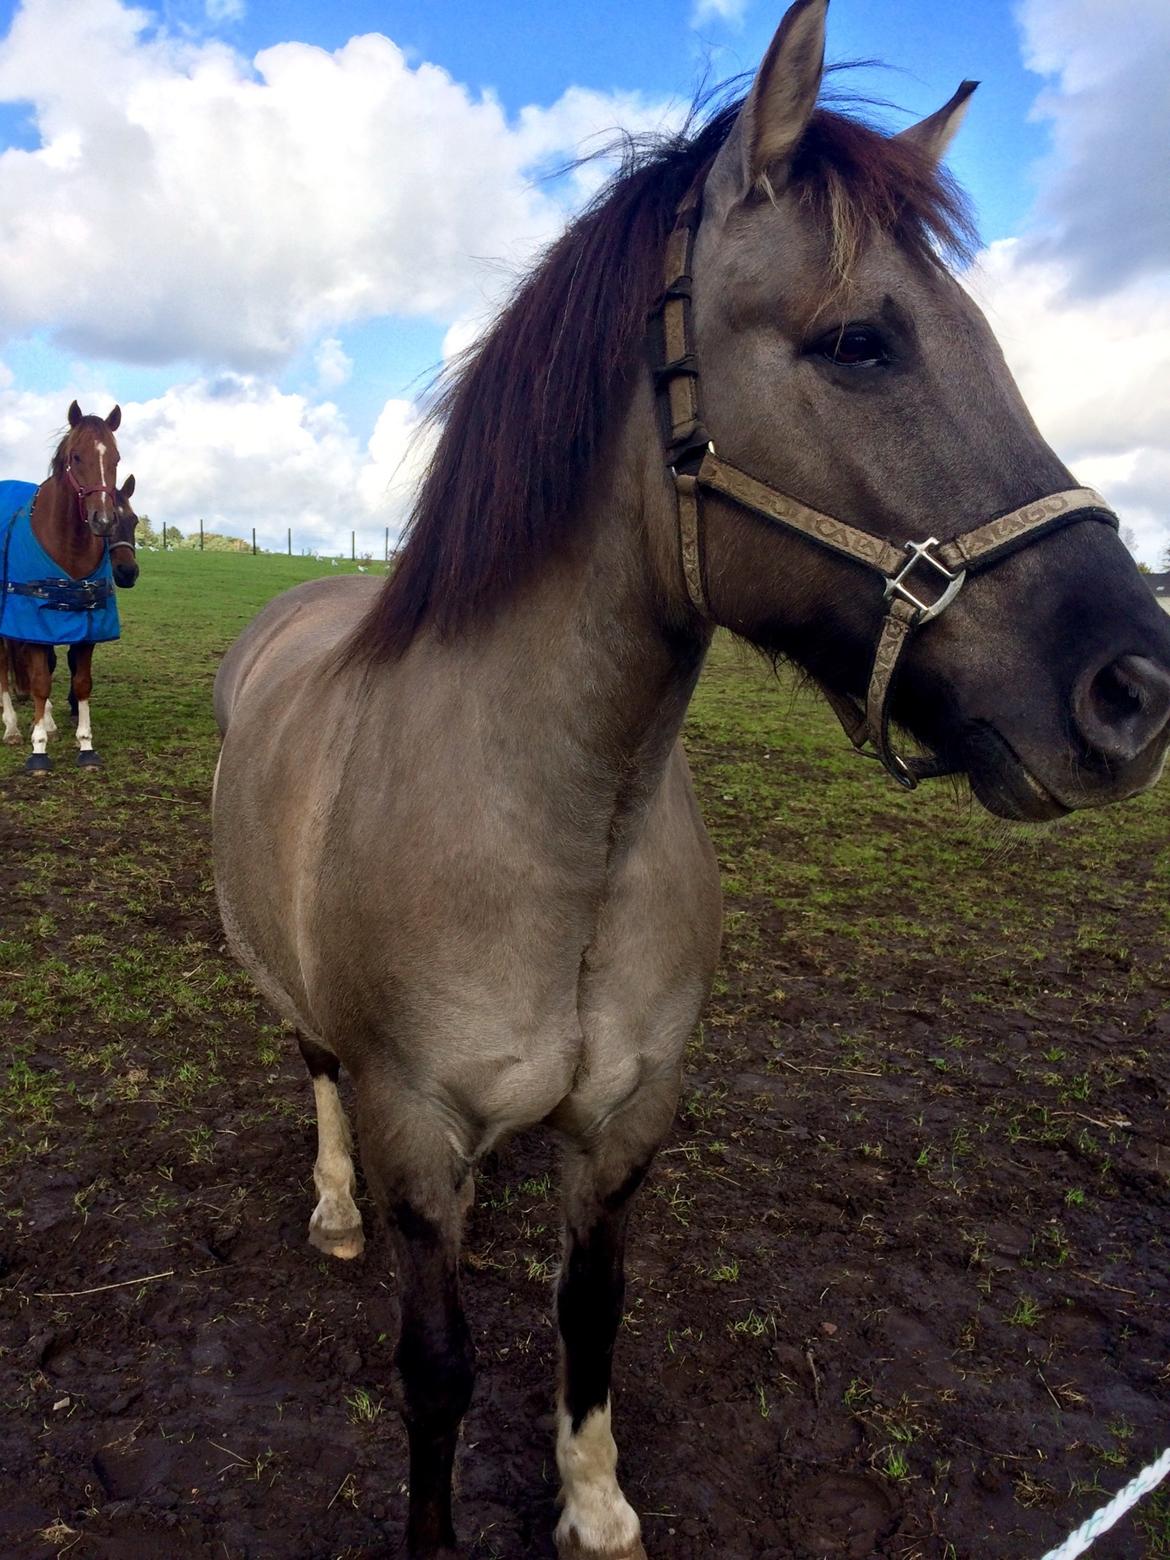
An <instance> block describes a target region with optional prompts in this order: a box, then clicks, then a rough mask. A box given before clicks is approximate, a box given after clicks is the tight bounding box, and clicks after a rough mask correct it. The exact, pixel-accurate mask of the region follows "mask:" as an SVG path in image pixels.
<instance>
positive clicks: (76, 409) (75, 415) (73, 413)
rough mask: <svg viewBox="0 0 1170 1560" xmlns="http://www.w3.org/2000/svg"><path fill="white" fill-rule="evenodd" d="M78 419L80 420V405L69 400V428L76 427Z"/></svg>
mask: <svg viewBox="0 0 1170 1560" xmlns="http://www.w3.org/2000/svg"><path fill="white" fill-rule="evenodd" d="M80 421H81V407H80V406H78V404H77V402H76V401H70V403H69V426H70V427H71V428H76V427H77V424H78V423H79V422H80Z"/></svg>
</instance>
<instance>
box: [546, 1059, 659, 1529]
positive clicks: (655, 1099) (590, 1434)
mask: <svg viewBox="0 0 1170 1560" xmlns="http://www.w3.org/2000/svg"><path fill="white" fill-rule="evenodd" d="M678 1087H679V1085H678V1072H677V1069H674V1068H669V1067H667V1068H664V1069H663V1071H662V1072H661V1073H659V1074H658V1076H657V1077H655V1078H652V1079H651V1080H649V1081H647V1082H646V1083H645V1084H644V1085H643V1087H642V1088H640V1089H639V1090H638V1092H637V1093H636V1094H635V1095H634V1096H633V1097H632V1098H631V1099H630V1100H629V1101H628V1102H627V1103H626V1104H625V1105H624V1106H623V1107H622V1108H621V1110H620V1111H619V1112H618V1113H617V1114H616V1115H615V1116H614V1117H612V1118H611V1119H610V1120H609V1121H608V1122H607V1123H606V1126H605V1129H604V1131H603V1132H602V1133H600V1134H599V1135H597V1136H591V1137H589V1138H587V1139H585V1140H584V1141H583V1142H578V1143H576V1144H574V1146H573V1147H572V1148H571V1149H570V1151H569V1154H568V1159H567V1163H566V1179H565V1253H564V1262H563V1265H562V1269H561V1277H560V1282H559V1284H558V1287H557V1323H558V1326H559V1329H560V1335H561V1384H560V1402H559V1405H558V1410H559V1411H558V1416H557V1468H558V1470H559V1472H560V1476H561V1499H562V1501H563V1502H564V1508H563V1510H562V1512H561V1519H560V1521H559V1522H558V1524H557V1531H556V1540H557V1550H558V1553H559V1554H560V1556H561V1557H562V1560H586V1557H588V1560H646V1551H645V1550H644V1549H643V1547H642V1539H641V1525H640V1523H639V1521H638V1517H637V1513H636V1512H635V1511H634V1509H633V1507H632V1506H631V1505H630V1503H629V1501H628V1500H627V1499H626V1497H625V1496H624V1495H623V1494H622V1491H621V1487H620V1485H619V1484H618V1481H617V1458H618V1453H617V1444H616V1442H615V1441H614V1437H613V1427H612V1422H611V1413H610V1376H611V1373H612V1369H613V1349H614V1341H615V1339H616V1337H617V1330H618V1325H619V1324H620V1322H621V1319H622V1303H623V1299H624V1296H625V1244H626V1225H627V1223H628V1220H629V1214H630V1201H631V1198H632V1197H633V1195H634V1192H635V1191H636V1190H637V1189H638V1187H639V1186H640V1185H641V1183H642V1180H643V1178H644V1176H645V1174H646V1171H647V1169H648V1168H649V1165H650V1161H651V1159H652V1158H653V1156H654V1153H655V1150H656V1149H657V1147H658V1145H659V1143H660V1142H661V1141H662V1139H663V1138H664V1137H665V1135H666V1132H667V1130H668V1128H669V1126H670V1122H671V1120H672V1118H673V1116H674V1111H675V1106H676V1104H677V1102H678Z"/></svg>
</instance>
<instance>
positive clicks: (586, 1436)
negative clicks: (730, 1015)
mask: <svg viewBox="0 0 1170 1560" xmlns="http://www.w3.org/2000/svg"><path fill="white" fill-rule="evenodd" d="M617 1455H618V1454H617V1445H616V1443H615V1442H614V1438H613V1432H612V1430H611V1429H610V1414H609V1402H608V1400H607V1401H606V1403H605V1405H604V1406H603V1407H601V1408H595V1409H593V1410H592V1412H591V1413H589V1414H587V1415H586V1416H585V1418H584V1419H583V1420H582V1421H581V1428H580V1429H579V1430H578V1431H577V1432H576V1434H574V1433H573V1420H572V1416H571V1415H570V1414H569V1413H568V1412H567V1410H566V1409H565V1406H564V1404H563V1403H562V1404H561V1409H560V1413H559V1415H558V1416H557V1468H558V1469H559V1470H560V1475H561V1498H562V1500H563V1501H564V1503H565V1505H564V1510H563V1511H562V1512H561V1520H560V1521H559V1522H558V1523H557V1534H556V1536H557V1541H558V1542H559V1543H567V1542H568V1541H569V1540H570V1539H575V1540H576V1542H577V1543H578V1544H579V1545H580V1547H581V1548H582V1549H584V1550H586V1551H587V1552H588V1553H596V1554H598V1555H620V1554H622V1553H623V1552H625V1551H626V1550H629V1549H632V1548H633V1546H634V1545H635V1544H636V1543H637V1541H638V1537H639V1534H640V1533H641V1524H640V1523H639V1521H638V1514H637V1512H636V1511H635V1510H634V1508H633V1507H632V1506H631V1505H630V1503H629V1501H628V1500H627V1499H626V1497H625V1496H624V1495H623V1494H622V1492H621V1488H620V1486H619V1485H618V1481H617V1477H616V1471H617Z"/></svg>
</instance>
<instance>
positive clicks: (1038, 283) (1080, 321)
mask: <svg viewBox="0 0 1170 1560" xmlns="http://www.w3.org/2000/svg"><path fill="white" fill-rule="evenodd" d="M966 281H967V283H968V285H969V286H970V288H971V291H972V292H973V293H974V295H975V297H976V298H977V299H978V301H979V303H980V304H981V306H982V307H983V309H984V310H985V312H986V314H987V317H988V320H989V321H990V323H991V326H992V328H993V329H994V331H995V333H996V335H997V336H998V338H999V341H1000V345H1001V346H1002V347H1003V349H1004V354H1005V356H1006V357H1007V360H1008V363H1009V365H1010V367H1011V369H1012V371H1013V373H1014V374H1015V376H1016V379H1017V380H1018V382H1019V385H1020V389H1021V390H1022V392H1023V394H1024V399H1025V400H1026V401H1027V402H1028V406H1029V408H1030V410H1031V412H1032V415H1033V416H1034V417H1035V419H1036V422H1037V424H1038V425H1039V427H1040V430H1041V432H1042V433H1043V434H1044V436H1045V437H1046V438H1047V439H1048V440H1049V442H1050V443H1051V444H1052V446H1053V448H1054V449H1056V450H1057V452H1058V453H1059V454H1060V456H1061V458H1062V459H1063V460H1064V461H1065V462H1066V464H1067V465H1068V466H1069V467H1070V469H1071V470H1072V471H1073V473H1074V475H1075V476H1076V477H1077V478H1078V480H1080V481H1082V482H1085V483H1087V484H1088V485H1089V486H1090V487H1097V488H1099V489H1100V490H1101V491H1102V492H1103V493H1104V495H1105V497H1106V498H1107V499H1109V500H1110V502H1111V503H1112V504H1113V506H1114V508H1116V509H1117V511H1118V514H1119V515H1120V516H1121V520H1122V523H1123V524H1124V525H1128V526H1131V527H1132V528H1133V530H1134V533H1135V535H1136V538H1137V552H1138V555H1139V556H1140V557H1141V558H1143V559H1144V560H1145V561H1146V562H1147V563H1150V564H1154V563H1156V562H1158V560H1159V559H1160V558H1161V556H1162V554H1163V552H1164V551H1165V548H1166V546H1167V544H1168V543H1170V513H1168V512H1167V508H1166V504H1165V496H1164V495H1165V493H1166V491H1168V490H1167V488H1166V487H1165V485H1164V483H1165V472H1166V470H1167V468H1168V467H1170V289H1167V288H1165V287H1162V286H1160V285H1159V284H1158V283H1157V282H1156V281H1155V280H1154V279H1153V278H1150V277H1146V278H1138V279H1135V280H1133V281H1130V282H1128V283H1127V284H1126V285H1124V286H1122V287H1118V288H1115V289H1114V290H1113V291H1112V292H1110V293H1108V294H1106V295H1103V296H1098V297H1080V296H1078V295H1077V294H1076V293H1075V292H1074V291H1073V290H1072V289H1071V288H1070V286H1069V265H1068V263H1067V262H1064V261H1058V260H1039V259H1035V258H1032V257H1031V254H1030V251H1029V249H1028V247H1027V246H1026V245H1025V244H1024V243H1022V242H1021V241H1020V240H1018V239H1009V240H1006V241H1004V242H1001V243H997V244H993V245H992V246H991V248H990V249H988V250H986V251H985V252H984V253H983V255H981V256H980V260H979V264H978V265H977V266H976V268H975V269H974V270H973V271H972V272H971V273H969V275H968V276H967V278H966ZM1160 473H1161V474H1162V475H1161V477H1159V474H1160Z"/></svg>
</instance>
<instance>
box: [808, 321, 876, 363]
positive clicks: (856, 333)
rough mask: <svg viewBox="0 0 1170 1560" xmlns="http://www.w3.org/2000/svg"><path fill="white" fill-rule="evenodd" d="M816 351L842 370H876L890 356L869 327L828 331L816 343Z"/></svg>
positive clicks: (849, 327) (847, 327)
mask: <svg viewBox="0 0 1170 1560" xmlns="http://www.w3.org/2000/svg"><path fill="white" fill-rule="evenodd" d="M816 350H817V351H818V352H819V353H820V355H821V356H822V357H824V358H828V360H829V362H830V363H837V364H838V365H839V366H840V367H842V368H876V367H877V365H878V364H879V363H886V362H888V361H889V356H890V354H889V352H888V351H887V350H886V344H885V342H884V341H883V340H882V338H881V335H880V334H879V333H878V332H877V331H876V330H874V329H873V327H872V326H870V325H846V326H845V328H844V329H843V330H834V331H830V332H829V334H828V335H827V336H822V337H821V339H820V341H818V342H817V344H816Z"/></svg>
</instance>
